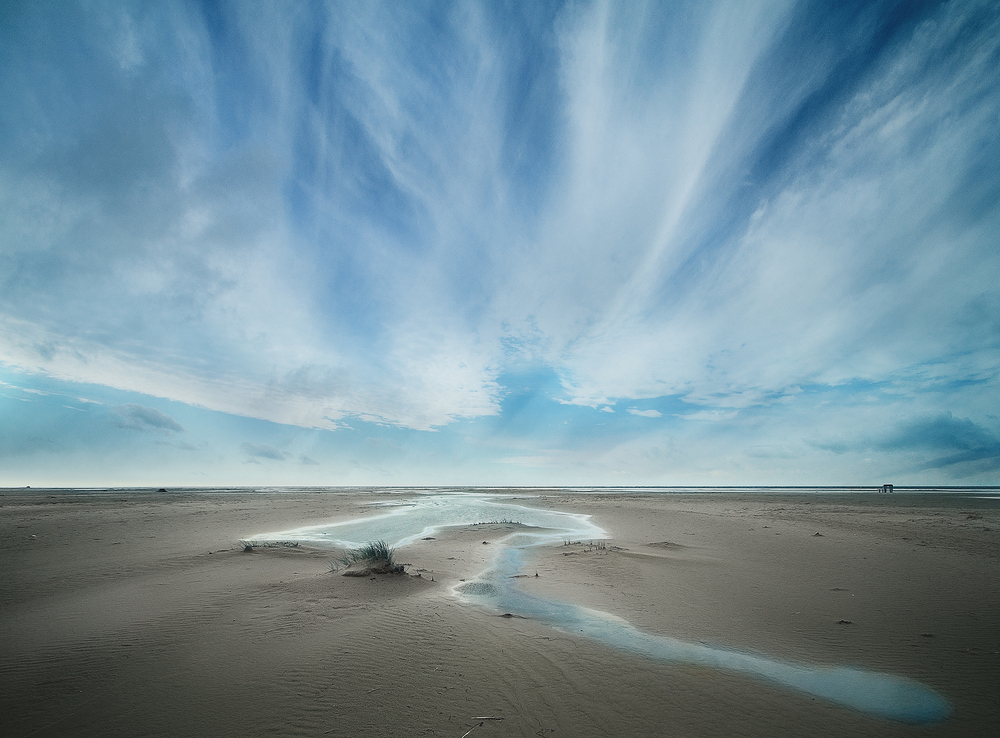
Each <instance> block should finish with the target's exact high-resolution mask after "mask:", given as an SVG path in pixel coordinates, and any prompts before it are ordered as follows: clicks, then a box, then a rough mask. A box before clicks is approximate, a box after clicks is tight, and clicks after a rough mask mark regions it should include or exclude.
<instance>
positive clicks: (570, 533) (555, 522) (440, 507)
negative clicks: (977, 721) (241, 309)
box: [254, 492, 951, 723]
mask: <svg viewBox="0 0 1000 738" xmlns="http://www.w3.org/2000/svg"><path fill="white" fill-rule="evenodd" d="M488 522H517V523H520V524H521V526H523V527H522V528H521V529H519V530H518V531H517V532H515V533H512V534H511V535H509V536H507V537H506V538H505V539H503V540H501V541H499V542H498V543H499V544H500V545H498V546H497V547H496V555H495V556H494V559H493V562H492V563H491V565H490V566H489V568H487V569H486V570H485V571H483V572H481V573H480V574H479V575H478V576H476V577H475V579H473V580H470V581H468V582H465V583H463V584H459V585H457V586H456V587H455V588H454V589H453V593H454V594H455V595H456V596H457V597H459V598H460V599H462V600H464V601H467V602H470V603H474V604H476V605H479V606H482V607H487V608H491V609H495V610H498V611H500V612H504V613H511V614H514V615H520V616H523V617H529V618H534V619H536V620H540V621H542V622H544V623H546V624H548V625H550V626H552V627H553V628H557V629H559V630H562V631H568V632H573V633H576V634H579V635H583V636H585V637H587V638H592V639H594V640H596V641H599V642H601V643H604V644H606V645H608V646H611V647H614V648H618V649H621V650H623V651H628V652H631V653H635V654H639V655H642V656H645V657H648V658H652V659H657V660H660V661H668V662H675V663H687V664H699V665H702V666H710V667H713V668H717V669H724V670H727V671H733V672H739V673H743V674H748V675H751V676H754V677H758V678H762V679H765V680H767V681H770V682H773V683H777V684H780V685H782V686H784V687H788V688H790V689H795V690H798V691H800V692H804V693H806V694H809V695H812V696H814V697H820V698H823V699H826V700H829V701H831V702H834V703H837V704H840V705H844V706H846V707H850V708H852V709H855V710H859V711H861V712H866V713H869V714H873V715H879V716H881V717H885V718H889V719H892V720H898V721H902V722H907V723H931V722H937V721H939V720H943V719H944V718H946V717H947V716H948V715H949V714H950V713H951V707H950V705H949V704H948V702H947V700H945V699H944V697H942V696H941V695H940V694H938V693H937V692H935V691H934V690H932V689H931V688H929V687H927V686H925V685H923V684H921V683H920V682H916V681H914V680H912V679H907V678H904V677H897V676H892V675H890V674H882V673H878V672H873V671H865V670H862V669H855V668H850V667H843V666H814V665H809V664H796V663H790V662H784V661H777V660H773V659H769V658H767V657H765V656H761V655H758V654H753V653H747V652H742V651H734V650H730V649H726V648H717V647H714V646H709V645H705V644H702V643H689V642H686V641H681V640H678V639H676V638H670V637H668V636H660V635H654V634H651V633H646V632H643V631H641V630H639V629H637V628H635V627H634V626H632V625H631V624H630V623H629V622H628V621H626V620H624V619H622V618H620V617H617V616H615V615H611V614H610V613H605V612H600V611H597V610H591V609H588V608H584V607H580V606H578V605H574V604H572V603H566V602H556V601H552V600H547V599H542V598H539V597H535V596H532V595H528V594H526V593H524V592H522V591H521V590H520V589H518V587H517V581H518V580H517V578H516V575H518V574H520V573H521V572H522V570H523V569H524V568H525V566H526V564H527V558H528V554H527V552H528V551H529V550H530V549H531V548H532V547H534V546H540V545H546V544H552V543H562V542H563V541H566V540H601V539H604V538H607V537H608V535H607V533H606V532H605V531H604V530H602V529H601V528H600V527H598V526H597V525H595V524H594V523H593V522H591V520H590V516H588V515H581V514H576V513H567V512H560V511H555V510H543V509H539V508H532V507H527V506H525V505H520V504H515V503H514V502H512V501H510V496H505V495H498V494H487V493H473V492H469V493H449V494H427V495H421V496H418V497H415V498H407V499H405V500H400V501H399V502H395V501H393V502H383V503H376V504H374V505H373V513H372V515H369V516H365V517H362V518H356V519H354V520H348V521H344V522H340V523H332V524H329V525H318V526H309V527H303V528H296V529H293V530H286V531H277V532H272V533H265V534H261V535H258V536H254V538H255V539H257V540H282V541H301V542H308V543H312V544H319V545H327V546H331V547H341V548H356V547H358V546H361V545H364V544H365V543H368V542H370V541H375V540H384V541H386V542H387V543H389V544H390V545H391V546H393V547H401V546H406V545H407V544H409V543H412V542H413V541H416V540H419V539H421V538H425V537H429V536H432V535H433V534H434V533H435V532H436V531H439V530H441V529H443V528H448V527H456V526H467V525H472V524H475V523H488Z"/></svg>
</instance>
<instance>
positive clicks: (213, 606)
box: [0, 490, 1000, 738]
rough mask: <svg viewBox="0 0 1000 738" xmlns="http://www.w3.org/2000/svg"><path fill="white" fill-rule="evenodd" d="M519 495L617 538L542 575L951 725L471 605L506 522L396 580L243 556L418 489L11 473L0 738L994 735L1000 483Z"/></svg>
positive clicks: (3, 512)
mask: <svg viewBox="0 0 1000 738" xmlns="http://www.w3.org/2000/svg"><path fill="white" fill-rule="evenodd" d="M403 494H405V493H403ZM516 494H519V495H521V496H523V497H524V500H523V501H522V502H523V504H526V505H530V506H531V507H540V508H550V509H556V510H565V511H571V512H578V513H587V514H590V515H592V516H593V520H594V521H595V522H596V523H597V524H598V525H600V526H601V527H603V528H604V529H605V530H607V531H608V532H609V533H610V535H611V539H610V540H609V541H607V543H606V544H605V545H604V547H603V548H602V547H599V546H596V545H594V546H592V545H589V542H588V541H582V542H579V543H576V542H570V543H569V544H568V545H566V544H565V543H564V544H554V545H550V546H545V547H543V548H540V549H537V550H534V551H533V552H532V555H533V556H534V557H535V558H534V563H533V564H532V566H531V569H530V570H529V571H528V572H527V573H528V574H529V576H527V577H524V578H520V579H519V580H518V581H519V584H520V586H521V587H522V589H523V590H524V591H526V592H528V593H530V594H536V595H540V596H543V597H545V598H548V599H556V600H563V601H566V602H573V603H577V604H581V605H584V606H587V607H592V608H595V609H598V610H603V611H606V612H609V613H612V614H615V615H618V616H621V617H623V618H626V619H627V620H628V621H630V622H631V623H632V624H633V625H635V626H636V627H638V628H640V629H642V630H644V631H647V632H650V633H654V634H661V635H668V636H673V637H677V638H681V639H684V640H687V641H692V642H699V641H703V642H706V643H709V644H712V645H716V646H723V647H729V648H732V649H736V650H739V651H748V652H754V653H759V654H761V655H766V656H768V657H771V658H776V659H782V660H785V661H790V662H797V663H809V664H829V665H851V666H856V667H860V668H863V669H868V670H873V671H878V672H885V673H889V674H893V675H896V676H903V677H908V678H911V679H915V680H917V681H919V682H921V683H923V684H925V685H927V686H929V687H931V688H933V689H935V690H937V691H938V692H939V693H940V694H942V695H943V696H945V697H946V698H947V699H948V700H949V701H950V702H951V704H952V706H953V708H954V713H953V715H952V716H951V717H950V718H948V719H946V720H945V721H943V722H940V723H936V724H932V725H908V724H905V723H899V722H894V721H890V720H886V719H884V718H878V717H873V716H870V715H866V714H862V713H858V712H855V711H852V710H850V709H847V708H844V707H841V706H838V705H836V704H831V703H828V702H825V701H823V700H820V699H815V698H812V697H809V696H808V695H804V694H802V693H799V692H796V691H792V690H788V689H785V688H782V687H779V686H775V685H772V684H769V683H768V682H766V681H763V680H760V679H756V678H752V677H748V676H742V675H738V674H733V673H728V672H725V671H719V670H716V669H710V668H706V667H703V666H692V665H683V664H671V663H662V662H657V661H653V660H650V659H646V658H644V657H641V656H637V655H633V654H629V653H626V652H622V651H617V650H614V649H612V648H610V647H607V646H603V645H601V644H600V643H597V642H595V641H592V640H587V639H585V638H582V637H577V636H575V635H574V634H573V633H572V632H564V631H560V630H555V629H553V628H551V627H549V626H547V625H544V624H543V623H540V622H537V621H534V620H532V619H530V618H517V617H515V618H504V617H500V613H496V612H492V611H487V610H482V609H479V608H477V607H475V606H473V605H470V604H467V603H462V602H459V601H458V600H456V599H455V598H454V596H453V595H452V594H451V588H452V587H453V586H454V585H456V584H458V583H459V580H461V579H470V578H472V577H474V576H475V575H476V574H477V573H479V572H480V571H481V570H483V569H484V568H485V567H486V566H487V565H488V563H489V561H490V558H491V555H492V551H493V550H494V549H495V545H496V541H498V540H499V539H501V538H503V537H504V536H506V535H508V534H509V533H510V532H511V530H512V529H513V527H514V526H511V525H508V524H496V525H477V526H467V527H464V528H460V529H451V530H446V531H441V532H439V533H437V534H435V535H434V540H431V541H418V542H416V543H415V544H413V545H411V546H408V547H406V548H403V549H401V550H400V551H398V552H397V559H398V560H399V561H401V562H406V563H408V564H409V566H408V568H407V570H408V572H409V573H408V575H403V576H398V575H397V576H391V575H386V576H380V577H375V578H351V577H342V576H339V575H337V574H336V573H331V572H330V571H329V567H328V564H329V562H330V561H331V560H332V559H333V558H334V556H333V553H332V552H331V551H324V550H317V549H314V548H309V547H306V546H299V547H297V548H266V549H263V548H257V549H255V550H254V551H253V552H252V553H244V552H243V550H242V547H241V546H240V545H239V541H240V539H243V538H246V537H247V536H249V535H252V534H254V533H256V532H259V531H261V530H285V529H291V528H296V527H300V526H303V525H308V524H319V523H324V522H329V521H334V520H345V519H349V518H354V517H360V516H362V515H365V514H370V507H369V503H370V502H372V501H375V500H384V499H399V498H400V494H399V493H397V494H390V493H387V492H384V491H357V490H351V491H288V492H276V493H253V492H247V491H234V492H228V493H219V492H213V493H203V492H199V493H196V492H171V493H167V494H156V493H149V492H121V493H119V492H113V493H101V494H79V493H77V494H65V493H49V492H44V491H33V490H32V491H24V490H21V491H14V490H8V491H4V492H0V734H2V735H4V736H70V735H79V736H138V735H156V736H168V735H169V736H173V735H182V734H187V735H213V736H216V735H217V736H241V737H242V736H248V735H289V736H291V735H303V736H324V735H328V736H345V737H346V736H351V737H354V736H421V735H437V736H454V738H461V736H463V734H465V733H466V732H467V731H469V730H470V729H472V730H473V732H472V733H471V735H470V738H483V737H485V736H536V735H541V736H671V735H677V736H775V735H813V736H822V735H828V736H844V735H852V736H869V735H871V736H876V735H877V736H910V735H920V736H973V735H983V736H985V735H1000V708H998V707H997V695H998V694H1000V653H998V652H1000V545H998V544H1000V501H998V500H976V499H971V498H968V497H963V498H955V497H948V496H944V495H907V494H894V495H876V494H836V495H834V494H762V493H753V494H748V493H742V494H740V493H732V494H730V493H727V494H701V495H664V494H645V495H643V494H618V493H616V494H580V493H568V492H560V493H556V492H552V491H549V490H536V491H529V490H519V491H516ZM529 495H531V496H533V497H531V498H530V499H529ZM817 533H819V534H820V535H816V534H817ZM483 541H487V543H486V544H484V543H483ZM536 571H537V573H538V576H537V577H535V576H534V574H535V572H536ZM418 573H419V574H420V577H416V576H414V575H415V574H418ZM432 577H433V581H432ZM842 621H844V622H842ZM484 717H495V718H502V720H483V719H482V718H484Z"/></svg>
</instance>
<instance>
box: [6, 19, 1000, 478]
mask: <svg viewBox="0 0 1000 738" xmlns="http://www.w3.org/2000/svg"><path fill="white" fill-rule="evenodd" d="M998 68H1000V9H998V8H997V6H996V4H995V3H993V2H975V1H974V0H966V1H963V2H857V3H850V2H831V3H816V2H810V3H804V2H799V3H797V2H777V1H771V2H764V3H759V4H755V3H752V2H741V3H731V2H720V3H712V2H707V1H699V2H651V3H641V2H627V3H600V2H593V3H588V2H579V3H577V2H571V3H564V4H563V3H555V2H553V3H538V2H459V3H454V4H450V3H443V2H427V3H419V2H391V3H377V2H338V3H332V2H331V3H324V2H319V1H317V2H303V3H273V2H267V3H254V2H202V3H199V2H170V1H168V0H164V2H158V3H126V2H105V3H102V2H85V3H84V2H80V3H74V2H69V1H66V2H62V1H61V2H53V3H46V2H7V3H4V4H3V9H2V10H0V485H10V486H19V485H26V484H30V485H32V486H42V485H133V484H134V485H153V486H161V485H163V486H166V485H202V484H331V485H337V484H390V485H397V484H398V485H404V484H484V485H492V484H498V485H504V484H557V485H558V484H567V485H576V484H593V485H598V484H612V485H618V484H721V485H725V484H873V485H874V484H880V483H882V482H883V481H892V482H895V483H897V484H977V483H978V484H1000V417H998V413H1000V401H998V398H1000V387H998V384H1000V383H998V372H1000V235H998V234H1000V205H998V203H1000V169H998V168H997V166H996V162H997V161H1000V83H998V81H997V79H998V76H997V74H996V70H997V69H998Z"/></svg>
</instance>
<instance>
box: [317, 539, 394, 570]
mask: <svg viewBox="0 0 1000 738" xmlns="http://www.w3.org/2000/svg"><path fill="white" fill-rule="evenodd" d="M395 553H396V549H394V548H392V547H391V546H390V545H389V544H388V543H386V542H385V541H369V542H368V543H366V544H365V545H364V546H360V547H358V548H351V549H348V550H347V551H345V552H344V553H343V554H342V555H341V557H340V558H339V559H336V560H335V561H333V562H331V564H330V571H339V570H340V569H349V570H351V571H349V572H344V573H345V574H347V573H354V572H364V573H374V572H384V573H394V574H398V573H401V572H402V571H403V566H402V564H397V563H395V561H394V559H393V556H394V555H395Z"/></svg>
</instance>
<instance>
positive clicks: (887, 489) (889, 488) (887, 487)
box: [878, 484, 892, 492]
mask: <svg viewBox="0 0 1000 738" xmlns="http://www.w3.org/2000/svg"><path fill="white" fill-rule="evenodd" d="M878 491H879V492H892V485H891V484H883V485H882V486H881V487H879V490H878Z"/></svg>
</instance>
